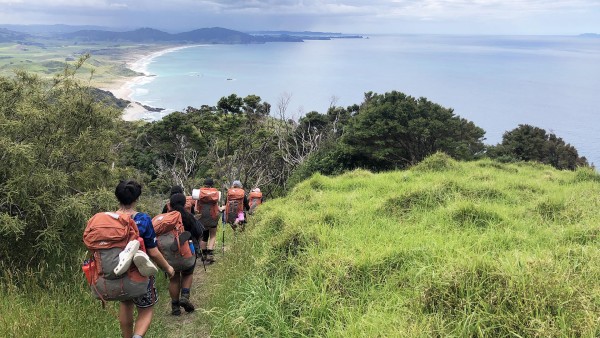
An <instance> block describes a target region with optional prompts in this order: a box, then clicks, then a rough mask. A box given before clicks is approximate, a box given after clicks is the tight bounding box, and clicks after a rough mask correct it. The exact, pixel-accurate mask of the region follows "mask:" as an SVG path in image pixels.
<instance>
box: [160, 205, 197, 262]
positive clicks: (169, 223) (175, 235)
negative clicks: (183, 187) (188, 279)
mask: <svg viewBox="0 0 600 338" xmlns="http://www.w3.org/2000/svg"><path fill="white" fill-rule="evenodd" d="M152 226H153V227H154V232H155V233H156V243H157V246H158V250H160V252H161V253H162V254H163V256H164V257H165V259H166V260H167V262H169V264H170V265H171V266H172V267H173V269H174V270H175V271H183V270H187V269H189V268H191V267H192V266H194V263H195V262H196V255H195V254H194V253H192V250H191V249H190V245H189V244H188V243H187V242H185V243H179V235H180V234H181V233H182V232H184V231H185V229H184V228H183V221H182V220H181V214H180V213H179V211H171V212H167V213H166V214H160V215H158V216H156V217H154V218H153V219H152Z"/></svg>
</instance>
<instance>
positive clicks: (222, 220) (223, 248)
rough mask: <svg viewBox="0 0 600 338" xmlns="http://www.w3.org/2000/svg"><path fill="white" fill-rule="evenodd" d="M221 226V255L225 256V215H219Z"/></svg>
mask: <svg viewBox="0 0 600 338" xmlns="http://www.w3.org/2000/svg"><path fill="white" fill-rule="evenodd" d="M221 225H222V226H223V237H222V240H221V253H222V254H223V256H225V213H221Z"/></svg>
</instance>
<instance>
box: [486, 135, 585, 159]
mask: <svg viewBox="0 0 600 338" xmlns="http://www.w3.org/2000/svg"><path fill="white" fill-rule="evenodd" d="M488 156H490V157H491V158H497V159H500V160H504V161H509V160H516V161H537V162H541V163H544V164H549V165H551V166H553V167H555V168H557V169H569V170H575V169H576V168H577V167H579V166H588V162H587V159H586V158H585V157H579V154H578V152H577V149H575V147H573V146H572V145H570V144H568V143H565V141H564V140H563V139H562V138H560V137H558V136H556V135H555V134H553V133H550V134H548V133H547V132H546V130H544V129H542V128H538V127H534V126H531V125H528V124H520V125H519V126H518V127H517V128H515V129H513V130H510V131H507V132H505V133H504V135H503V136H502V143H500V144H498V145H497V146H496V147H492V148H490V150H489V151H488Z"/></svg>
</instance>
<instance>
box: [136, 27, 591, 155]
mask: <svg viewBox="0 0 600 338" xmlns="http://www.w3.org/2000/svg"><path fill="white" fill-rule="evenodd" d="M146 71H147V72H148V73H150V74H153V75H155V76H153V77H151V78H148V79H149V81H144V82H140V84H139V85H136V86H134V87H133V88H132V89H133V95H132V99H134V100H136V101H139V102H142V103H144V104H148V105H151V106H155V107H164V108H166V109H167V110H165V111H164V112H162V113H152V112H147V113H146V115H145V118H146V119H159V118H161V117H162V116H164V114H165V113H169V112H172V111H174V110H180V111H181V110H183V109H185V108H186V107H188V106H193V107H199V106H201V105H204V104H206V105H216V103H217V101H218V100H219V98H221V97H223V96H227V95H230V94H232V93H235V94H237V95H239V96H246V95H249V94H256V95H259V96H260V97H261V98H262V99H263V100H265V101H267V102H269V103H271V105H272V106H273V108H275V107H276V106H277V103H278V102H279V100H280V99H281V97H283V96H291V100H290V105H289V107H288V110H287V115H288V117H293V118H298V117H299V116H302V115H303V114H305V113H307V112H309V111H312V110H316V111H319V112H325V111H326V110H327V108H328V107H329V106H330V104H331V103H332V98H333V97H334V98H335V99H334V100H333V102H334V103H335V104H337V105H339V106H348V105H352V104H359V103H360V102H361V101H362V99H363V97H364V93H365V92H368V91H373V92H377V93H384V92H388V91H392V90H397V91H401V92H404V93H406V94H409V95H412V96H415V97H421V96H423V97H426V98H428V99H429V100H431V101H434V102H436V103H439V104H441V105H442V106H445V107H449V108H453V109H454V110H455V113H456V114H458V115H460V116H461V117H464V118H467V119H469V120H471V121H473V122H475V123H476V124H477V125H478V126H480V127H482V128H483V129H484V130H485V131H486V143H487V144H496V143H498V142H500V141H501V138H502V134H503V133H504V132H505V131H507V130H511V129H514V128H516V127H517V126H518V125H519V124H531V125H534V126H538V127H541V128H544V129H546V130H547V131H549V132H553V133H555V134H557V135H558V136H560V137H562V138H563V139H564V140H565V141H566V142H568V143H571V144H572V145H574V146H575V147H576V148H577V149H578V151H579V153H580V155H583V156H586V157H587V158H588V160H589V161H590V162H592V163H595V164H599V163H600V136H599V135H598V127H597V126H598V122H600V108H599V107H600V95H598V90H599V89H600V39H597V38H584V37H574V36H451V35H401V36H393V35H387V36H386V35H379V36H369V38H368V39H337V40H331V41H306V42H304V43H268V44H259V45H206V46H196V47H190V48H185V49H179V50H176V51H173V52H171V53H166V54H162V55H160V56H158V57H156V58H154V59H152V60H151V61H150V62H149V64H148V65H147V69H146ZM273 110H274V109H273Z"/></svg>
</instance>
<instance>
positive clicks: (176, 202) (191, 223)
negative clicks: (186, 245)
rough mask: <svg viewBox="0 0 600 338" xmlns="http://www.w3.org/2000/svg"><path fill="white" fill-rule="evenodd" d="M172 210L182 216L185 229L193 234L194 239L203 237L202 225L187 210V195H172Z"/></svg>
mask: <svg viewBox="0 0 600 338" xmlns="http://www.w3.org/2000/svg"><path fill="white" fill-rule="evenodd" d="M169 204H170V205H171V209H173V210H175V211H179V213H180V214H181V220H182V221H183V228H184V229H185V230H186V231H189V232H190V233H191V234H192V237H194V238H196V239H198V238H199V237H200V236H202V231H203V230H204V229H203V228H204V227H203V226H202V225H199V222H198V221H197V220H196V219H195V218H194V215H192V214H191V213H189V212H187V210H185V195H184V194H181V193H177V194H173V195H171V198H170V199H169Z"/></svg>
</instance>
